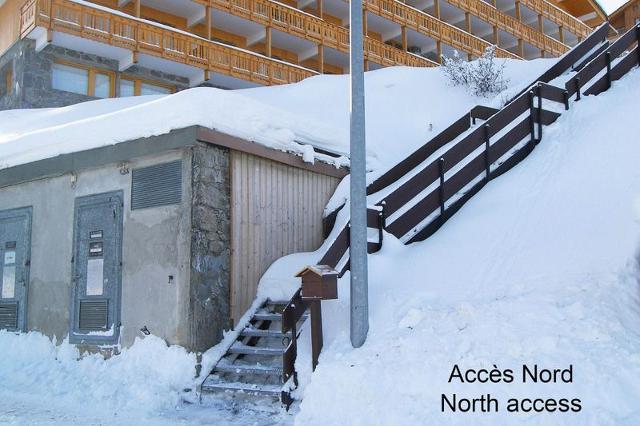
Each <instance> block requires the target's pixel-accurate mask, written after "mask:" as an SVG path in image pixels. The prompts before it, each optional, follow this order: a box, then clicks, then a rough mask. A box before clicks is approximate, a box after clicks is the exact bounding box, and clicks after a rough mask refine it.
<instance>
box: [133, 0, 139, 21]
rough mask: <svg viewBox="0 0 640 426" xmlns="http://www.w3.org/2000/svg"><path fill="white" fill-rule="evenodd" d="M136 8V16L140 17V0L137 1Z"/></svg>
mask: <svg viewBox="0 0 640 426" xmlns="http://www.w3.org/2000/svg"><path fill="white" fill-rule="evenodd" d="M134 10H135V14H136V18H139V17H140V0H136V1H135V3H134Z"/></svg>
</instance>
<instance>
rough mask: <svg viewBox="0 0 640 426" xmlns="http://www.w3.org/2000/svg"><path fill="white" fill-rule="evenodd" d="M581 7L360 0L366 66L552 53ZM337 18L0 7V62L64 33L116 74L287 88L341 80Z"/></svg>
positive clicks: (52, 5) (40, 1) (134, 1)
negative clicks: (132, 71)
mask: <svg viewBox="0 0 640 426" xmlns="http://www.w3.org/2000/svg"><path fill="white" fill-rule="evenodd" d="M91 3H94V4H95V6H94V5H92V4H91ZM569 3H570V4H569ZM582 3H584V5H582ZM590 5H591V0H584V1H579V2H578V1H571V2H567V1H562V0H513V1H512V0H504V1H498V0H491V1H485V0H433V2H432V3H431V4H424V3H422V2H419V1H417V0H407V1H400V0H366V1H365V2H364V5H363V16H364V27H365V39H364V50H365V52H364V56H365V62H366V63H365V66H366V68H367V69H376V68H380V67H385V66H394V65H405V66H418V67H431V66H437V65H438V64H439V62H441V60H442V56H443V55H444V56H451V55H453V52H454V50H457V51H460V52H461V53H464V54H466V55H467V56H468V57H469V59H472V58H475V57H478V56H480V55H481V54H482V53H483V52H484V51H485V49H486V48H487V47H489V46H491V45H495V46H496V47H497V48H496V52H497V56H498V57H503V58H514V59H523V58H524V59H530V58H535V57H545V56H547V57H548V56H560V55H562V54H564V53H565V52H567V51H568V49H569V48H570V46H572V45H574V44H576V43H577V42H578V41H579V40H581V39H583V38H584V37H586V35H587V34H589V32H590V31H591V27H590V26H589V25H587V24H591V22H587V23H585V22H582V21H580V19H578V18H577V16H580V15H579V14H582V13H587V14H589V13H591V12H590V11H593V8H592V7H591V9H589V7H590ZM348 10H349V4H348V2H347V1H345V0H313V1H311V2H304V5H301V4H300V3H299V2H297V1H294V0H283V1H282V2H278V1H275V0H176V1H174V2H154V1H152V0H128V1H127V0H95V1H92V2H86V3H77V2H73V1H71V0H7V1H6V2H5V4H4V5H3V6H2V7H0V23H2V24H3V25H0V54H1V53H2V52H4V51H5V50H6V49H7V48H8V47H9V46H10V45H11V44H12V43H13V42H14V41H15V40H17V39H18V38H19V37H20V36H21V37H28V38H33V39H35V40H36V43H37V46H38V48H42V47H44V46H46V45H47V43H54V44H56V43H57V37H55V36H54V35H55V34H56V33H61V34H64V35H66V36H65V40H66V41H67V44H68V43H69V38H68V36H73V37H78V38H79V39H85V40H90V41H91V42H92V43H99V44H104V45H108V46H111V51H113V48H116V50H118V53H117V54H114V55H115V56H114V57H113V58H110V59H118V60H121V58H122V51H121V50H120V49H125V50H126V51H128V52H129V53H128V55H129V58H128V59H127V60H125V61H123V63H122V65H121V68H122V70H126V68H127V67H129V66H132V65H135V64H137V63H138V62H139V61H141V59H142V58H143V57H149V56H151V57H155V58H161V59H162V60H163V61H170V62H174V63H176V64H178V69H179V71H181V72H182V73H183V74H180V72H178V73H177V75H179V76H182V77H186V78H188V79H189V80H190V84H191V85H194V86H195V85H198V84H200V83H202V82H204V81H210V82H211V83H212V84H214V85H215V84H218V83H219V82H222V83H220V84H223V85H224V84H225V83H224V82H228V78H231V79H232V80H233V81H236V82H237V83H234V85H232V86H229V87H230V88H235V87H248V86H246V85H245V86H243V84H248V85H271V84H283V83H293V82H297V81H300V80H302V79H304V78H307V77H310V76H313V75H316V74H318V73H331V74H341V73H345V72H348V66H349V65H348V64H349V59H348V52H349V29H348V25H347V24H348ZM596 15H597V14H596ZM51 16H53V19H51ZM45 33H46V34H45ZM72 44H73V43H72ZM77 44H78V46H79V47H78V49H79V50H82V48H83V47H84V48H86V44H83V43H80V42H78V43H77ZM63 47H67V48H73V46H69V45H64V46H63ZM94 50H97V51H100V50H105V49H101V48H96V49H94ZM106 50H108V49H106ZM118 55H119V56H118ZM141 62H142V63H145V64H149V63H152V64H153V65H152V66H155V67H159V68H162V67H164V68H163V69H159V71H163V72H167V70H169V72H173V71H175V69H176V65H171V64H168V63H166V66H165V65H163V63H160V62H158V60H157V59H154V60H148V61H141ZM143 66H148V65H143ZM165 68H166V69H165ZM214 76H222V78H220V79H218V80H216V79H215V78H214ZM242 82H245V83H242Z"/></svg>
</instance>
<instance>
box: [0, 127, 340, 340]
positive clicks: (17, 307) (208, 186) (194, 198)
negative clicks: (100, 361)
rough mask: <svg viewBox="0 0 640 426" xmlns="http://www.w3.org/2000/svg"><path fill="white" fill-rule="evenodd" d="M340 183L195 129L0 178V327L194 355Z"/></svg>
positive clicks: (5, 172) (312, 243)
mask: <svg viewBox="0 0 640 426" xmlns="http://www.w3.org/2000/svg"><path fill="white" fill-rule="evenodd" d="M345 174H346V170H344V169H338V168H336V167H335V166H334V165H330V164H327V163H322V162H319V161H316V162H315V163H313V164H311V163H306V162H303V160H302V158H301V157H299V156H296V155H294V154H290V153H286V152H282V151H276V150H273V149H270V148H267V147H265V146H262V145H257V144H254V143H251V142H248V141H246V140H242V139H239V138H236V137H232V136H229V135H227V134H223V133H219V132H216V131H213V130H209V129H205V128H201V127H189V128H184V129H181V130H174V131H172V132H170V133H168V134H165V135H161V136H154V137H150V138H144V139H138V140H131V141H128V142H121V143H118V144H116V145H110V146H106V147H100V148H94V149H90V150H85V151H80V152H73V153H69V154H64V155H59V156H56V157H52V158H47V159H43V160H39V161H35V162H31V163H29V164H23V165H19V166H14V167H10V168H4V169H0V261H1V262H0V284H1V289H0V328H5V329H11V330H22V331H27V330H37V331H40V332H42V333H44V334H46V335H48V336H51V337H53V336H55V337H56V338H57V339H58V341H60V340H61V339H64V338H65V337H66V336H69V339H70V341H71V342H72V343H76V344H82V345H89V346H95V345H99V346H101V347H105V346H111V345H116V344H121V345H123V346H129V345H130V344H132V342H133V340H134V338H135V337H136V335H140V333H143V332H150V333H153V334H155V335H157V336H160V337H162V338H164V339H166V340H167V342H169V343H171V344H179V345H183V346H185V347H187V348H189V349H191V350H199V351H201V350H206V349H207V348H209V347H211V346H212V345H214V344H215V343H217V342H218V341H219V340H220V339H221V337H222V331H223V330H224V329H228V328H230V327H232V325H233V321H234V319H235V320H237V319H238V318H239V317H240V316H242V314H243V313H244V312H245V310H246V309H247V308H248V307H249V306H250V304H251V302H252V301H253V299H254V297H255V294H256V288H257V284H258V280H259V279H260V277H261V275H262V274H263V273H264V272H265V270H266V269H267V268H268V267H269V265H270V264H271V263H272V262H273V261H274V260H275V259H277V258H279V257H281V256H283V255H286V254H289V253H292V252H298V251H309V250H314V249H316V248H317V247H319V246H320V244H321V243H322V238H323V235H322V213H323V208H324V206H325V204H326V202H327V201H328V199H329V198H330V196H331V195H332V193H333V191H334V189H335V187H336V186H337V184H338V182H339V180H340V178H341V177H343V176H344V175H345Z"/></svg>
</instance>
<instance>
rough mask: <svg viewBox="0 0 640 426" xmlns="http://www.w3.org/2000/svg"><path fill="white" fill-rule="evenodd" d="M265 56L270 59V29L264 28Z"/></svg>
mask: <svg viewBox="0 0 640 426" xmlns="http://www.w3.org/2000/svg"><path fill="white" fill-rule="evenodd" d="M264 45H265V53H264V54H265V56H267V57H269V58H270V57H271V27H265V41H264Z"/></svg>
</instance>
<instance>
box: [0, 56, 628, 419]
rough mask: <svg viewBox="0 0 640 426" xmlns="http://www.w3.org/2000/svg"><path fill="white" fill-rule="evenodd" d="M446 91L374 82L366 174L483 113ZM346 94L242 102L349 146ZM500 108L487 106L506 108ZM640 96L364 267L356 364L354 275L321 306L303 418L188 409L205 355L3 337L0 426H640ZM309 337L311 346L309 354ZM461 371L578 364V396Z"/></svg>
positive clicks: (568, 124)
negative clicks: (459, 402)
mask: <svg viewBox="0 0 640 426" xmlns="http://www.w3.org/2000/svg"><path fill="white" fill-rule="evenodd" d="M542 62H546V63H545V64H542ZM522 64H530V63H518V62H512V63H509V64H508V73H509V77H511V78H512V87H511V89H510V90H509V92H510V93H513V92H516V91H518V90H519V89H520V88H521V86H522V84H525V83H526V82H528V81H529V80H530V79H531V78H533V77H534V76H536V75H539V74H540V70H541V69H542V68H545V67H546V66H548V65H549V61H538V62H536V63H533V65H532V66H531V67H530V68H529V67H524V66H523V65H522ZM536 64H539V66H540V68H537V69H536V66H537V65H536ZM418 82H419V83H420V84H417V83H418ZM443 83H444V80H443V79H442V77H441V75H440V72H439V71H438V70H412V69H407V68H397V69H391V70H380V71H377V72H373V73H369V74H368V76H367V84H368V86H367V87H368V90H369V91H370V92H369V102H370V103H369V104H368V111H367V112H368V114H369V115H370V117H369V120H368V132H369V140H370V142H371V145H372V151H371V152H370V161H371V163H370V167H371V168H373V169H375V170H376V171H378V172H379V171H380V170H382V169H383V168H384V167H385V166H386V165H387V164H390V163H391V162H392V161H395V160H397V159H398V158H401V157H402V156H404V155H405V154H407V153H408V152H410V151H412V150H414V149H415V148H416V147H417V146H418V145H419V144H421V143H423V142H424V140H425V139H428V138H429V137H430V133H429V131H428V126H427V125H425V123H427V124H428V123H431V124H433V128H434V129H433V135H435V134H436V133H437V132H438V131H439V130H441V129H442V128H443V127H444V126H446V125H447V124H449V123H450V121H451V120H452V119H454V118H457V117H458V116H459V115H461V114H462V113H463V112H464V111H466V110H468V108H469V107H471V106H473V105H475V104H477V103H479V102H480V100H478V99H476V98H473V97H471V96H469V95H467V94H466V93H464V91H463V90H462V89H460V88H450V87H446V86H443ZM296 87H300V89H299V90H296ZM341 90H346V79H345V78H344V77H324V76H322V77H316V78H312V79H309V80H306V81H305V82H303V83H301V84H300V85H292V86H283V87H276V88H264V89H252V90H247V91H241V92H236V93H237V95H238V96H241V97H244V98H247V99H250V98H252V99H253V100H255V101H256V102H258V103H259V104H261V105H262V104H265V105H269V106H270V107H273V108H274V110H277V111H279V112H278V114H279V116H280V117H290V115H289V114H293V113H296V112H298V113H300V112H301V111H302V112H304V114H308V115H309V116H313V117H315V119H316V120H317V121H318V122H319V123H322V125H325V124H326V123H330V124H331V126H333V128H335V129H341V130H339V131H338V133H339V132H340V131H343V132H344V131H345V126H346V125H347V123H348V121H347V118H346V117H345V116H343V115H341V114H344V113H345V111H346V106H345V109H344V110H343V111H342V112H341V111H340V109H339V108H338V107H337V105H342V104H345V105H346V95H345V94H343V93H341ZM209 93H214V92H209ZM174 96H175V95H174ZM186 96H187V95H185V98H186ZM316 98H320V101H314V99H316ZM502 98H506V95H503V97H497V98H496V99H493V100H489V101H486V102H483V103H485V104H490V105H498V104H499V103H500V101H501V99H502ZM163 99H174V100H175V99H176V98H175V97H165V98H154V99H140V100H138V99H134V100H127V101H130V102H132V106H133V107H135V106H136V105H137V102H143V103H146V102H151V103H154V102H157V101H162V100H163ZM403 99H404V100H405V101H406V104H407V105H409V106H407V107H406V108H405V107H404V106H403V105H404V103H403V102H402V101H403ZM433 99H441V100H443V99H444V100H445V101H441V102H434V101H433ZM638 99H640V72H638V71H634V72H633V73H632V74H631V75H629V76H627V77H625V78H624V79H622V80H621V81H619V82H616V83H614V87H613V89H612V90H611V91H610V92H607V93H604V94H602V95H600V96H598V97H587V98H584V99H583V100H582V101H580V103H578V104H575V105H574V106H573V108H572V110H571V111H569V112H567V113H565V114H563V116H562V117H561V118H560V119H559V120H558V122H557V123H556V124H554V125H552V126H551V127H549V128H547V129H545V135H544V139H543V141H542V143H541V144H540V145H539V146H538V147H537V148H536V150H535V151H534V152H533V153H532V154H531V155H530V156H529V157H528V158H527V159H526V160H525V161H524V162H523V163H522V164H520V165H518V166H517V167H516V168H514V169H513V170H512V171H510V172H509V173H507V174H506V175H504V176H502V177H500V178H498V179H496V180H494V181H492V182H491V183H490V184H489V185H488V186H487V187H485V188H484V189H483V190H482V191H481V192H480V193H479V194H478V195H477V196H476V197H474V199H472V200H471V201H470V202H469V203H468V204H467V205H465V207H464V208H463V209H462V210H461V211H460V212H459V213H458V214H456V216H454V218H452V219H451V220H450V221H449V222H448V223H447V224H446V225H445V226H444V227H443V228H442V229H441V230H440V231H438V232H437V233H436V234H435V235H434V236H433V237H431V238H430V239H428V240H427V241H425V242H422V243H418V244H413V245H410V246H404V245H402V244H400V242H398V241H397V240H394V239H393V237H392V236H390V235H386V236H385V244H384V246H383V250H382V251H381V252H379V253H377V254H375V255H372V256H370V273H369V276H370V303H371V306H370V313H371V322H370V334H369V338H368V340H367V342H366V344H365V345H364V346H363V347H362V348H360V349H357V350H354V349H352V348H351V345H350V343H349V336H348V329H349V327H348V324H349V323H348V312H349V297H348V295H349V292H348V287H349V277H348V274H347V275H346V276H345V277H344V278H343V279H341V280H340V284H339V285H340V287H339V297H340V299H339V300H337V301H330V302H324V303H323V307H324V312H323V317H324V326H325V329H324V331H325V348H324V351H323V353H322V355H321V358H320V365H319V367H318V370H317V371H316V373H315V374H314V375H313V380H312V381H309V379H310V376H309V363H310V361H309V354H308V352H304V351H303V353H301V355H300V357H299V360H298V363H297V368H298V369H299V371H300V378H301V387H300V389H299V390H298V393H299V396H301V397H303V401H302V403H301V405H300V406H299V407H294V410H293V412H292V413H290V414H285V413H283V412H280V411H271V410H270V409H269V408H265V407H261V406H249V408H247V407H237V406H233V405H232V404H226V403H224V401H223V402H220V404H217V405H215V404H214V406H208V405H205V406H199V405H197V404H196V405H189V404H185V403H181V402H180V400H181V399H182V398H186V399H187V400H191V401H194V399H193V398H194V397H193V392H189V393H186V394H185V393H183V392H182V390H183V389H184V388H192V387H193V386H194V384H195V383H196V381H195V380H194V378H193V372H194V364H195V358H194V356H193V355H192V354H188V353H186V352H185V351H184V350H182V349H181V348H176V347H167V346H166V344H165V343H164V342H162V341H161V340H159V339H156V338H153V337H148V338H145V339H144V340H141V341H138V342H136V344H135V345H134V346H133V347H132V348H131V349H129V350H125V351H123V354H122V355H120V356H118V357H114V358H112V359H109V360H107V361H104V360H102V359H101V358H100V357H98V356H95V355H94V356H90V357H86V358H83V359H82V360H80V361H76V358H77V357H78V354H77V352H76V351H75V349H73V348H72V347H70V346H69V345H66V344H62V345H61V346H58V348H56V347H55V346H54V345H53V344H52V343H51V342H49V341H48V340H47V339H46V338H44V337H43V336H41V335H39V334H37V333H29V334H26V335H20V336H16V335H14V334H10V333H6V332H0V347H2V348H7V347H11V348H16V351H15V354H11V353H9V355H8V356H7V355H4V352H7V351H3V357H2V361H0V383H2V384H3V386H2V387H0V423H1V422H3V421H5V422H7V423H10V424H23V423H40V424H58V423H61V422H67V423H78V424H96V423H102V424H104V423H115V424H118V423H121V424H127V423H130V422H132V421H134V422H135V423H136V424H176V423H177V424H180V423H196V424H210V423H220V424H225V423H230V422H233V423H238V424H269V423H290V422H293V421H294V420H295V422H296V423H297V424H304V425H307V424H425V423H426V424H451V423H455V424H458V423H459V424H466V423H468V422H469V421H470V420H473V421H474V422H475V423H485V424H495V423H496V422H500V423H507V422H508V423H514V422H516V421H518V420H522V421H523V422H525V423H530V424H547V423H564V424H594V425H595V424H597V425H602V424H604V425H607V424H629V425H631V424H638V423H639V422H640V406H639V405H638V403H637V401H640V355H638V354H640V328H639V325H640V308H639V307H640V279H639V276H640V266H639V263H640V238H639V237H640V232H639V231H640V168H639V167H638V159H639V158H640V144H638V142H637V135H638V134H640V133H639V131H640V123H639V122H638V120H633V119H630V118H632V117H635V116H636V115H637V110H638V108H639V107H640V101H638ZM234 102H235V101H234ZM443 103H444V104H445V106H443V105H442V104H443ZM85 105H86V106H88V107H90V108H93V107H92V106H91V105H93V106H95V107H96V108H105V112H106V113H107V117H108V116H110V114H111V112H109V111H110V108H112V107H115V106H112V105H109V103H108V102H106V101H100V102H96V103H91V104H85ZM165 105H166V104H165ZM80 110H82V109H78V111H80ZM67 111H68V109H58V110H40V111H27V112H16V113H15V114H20V113H24V116H23V118H24V120H25V121H21V122H14V124H5V123H6V122H2V124H0V129H13V132H14V133H20V132H23V131H24V130H25V129H24V127H20V126H27V125H28V124H25V123H27V120H31V119H32V118H34V117H37V114H39V113H41V114H42V116H41V117H40V118H51V119H52V120H53V122H55V123H57V124H56V125H61V126H62V130H63V131H64V129H65V126H66V124H63V123H60V122H59V121H56V120H58V118H57V117H56V115H58V114H60V115H65V114H66V112H67ZM0 114H2V113H0ZM116 114H117V113H116ZM116 116H117V117H121V116H120V115H116ZM14 117H15V116H14ZM87 119H89V120H94V119H96V120H103V119H106V118H103V117H101V116H96V117H93V116H92V117H88V118H87ZM288 119H289V118H287V120H288ZM176 120H177V119H176ZM73 121H74V123H75V121H76V120H75V119H74V120H73ZM20 123H22V124H20ZM73 125H75V124H73ZM3 126H4V127H3ZM11 126H13V127H11ZM55 129H56V127H55V126H53V127H49V126H47V129H45V130H44V131H46V132H52V133H48V134H56V133H55V132H56V130H55ZM59 130H60V129H59ZM59 130H58V131H59ZM36 132H37V130H36ZM0 133H2V132H0ZM8 133H10V132H7V131H5V132H4V135H6V134H8ZM1 137H2V136H0V145H1V142H2V139H1ZM29 137H31V136H29ZM33 137H34V138H35V136H33ZM338 139H339V138H338ZM0 162H2V160H0ZM317 259H318V256H317V254H315V253H308V254H296V255H293V256H290V257H286V258H283V259H281V260H280V261H278V262H276V263H275V264H274V265H273V267H272V268H271V269H270V270H269V272H268V273H267V274H266V276H265V277H264V278H263V279H262V281H261V286H260V289H259V292H260V296H261V297H266V296H268V295H277V292H281V293H282V294H283V295H286V294H291V292H292V290H293V289H294V288H295V287H296V286H297V285H298V284H299V283H298V282H297V280H295V279H293V278H292V276H293V273H294V272H297V270H298V269H299V268H300V266H301V265H304V264H307V263H310V262H315V261H317ZM283 284H285V285H283ZM287 284H288V287H287ZM277 298H283V297H277ZM307 332H308V330H304V331H303V336H302V341H301V343H300V348H303V349H307V350H308V348H309V347H310V346H309V342H308V334H307ZM219 350H220V348H214V349H213V351H212V353H215V352H216V351H217V352H219ZM301 350H302V349H301ZM210 355H212V354H210ZM214 355H215V354H213V355H212V356H214ZM205 362H206V361H205ZM455 363H458V364H460V366H461V367H468V368H481V367H485V368H491V367H493V365H494V364H495V365H497V366H498V367H500V368H512V369H514V370H515V369H518V368H519V367H520V366H521V365H522V364H523V363H526V364H534V363H538V364H539V365H541V366H544V367H552V368H565V367H567V366H568V365H569V364H573V366H574V383H573V384H561V385H539V384H538V385H519V384H517V383H513V384H508V385H506V384H497V385H482V386H478V385H468V384H467V385H449V384H447V383H446V382H447V378H448V375H449V373H450V371H451V368H452V367H453V364H455ZM168 366H170V367H171V368H168ZM454 391H456V392H458V393H459V394H460V395H463V396H469V397H472V396H479V395H480V394H481V393H486V392H490V393H491V394H492V395H494V396H495V397H497V398H499V399H501V402H502V401H503V400H504V399H505V397H518V396H530V397H538V396H539V397H561V396H568V397H570V398H574V397H575V398H581V400H582V402H583V407H584V408H583V410H582V412H581V413H580V414H559V413H555V414H548V415H542V416H531V415H515V416H513V415H510V416H504V417H502V418H501V417H494V416H491V417H487V416H485V417H483V416H477V417H470V415H461V414H457V415H447V414H441V413H440V394H441V393H447V394H451V393H452V392H454ZM238 410H239V411H238ZM294 416H295V419H294Z"/></svg>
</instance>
